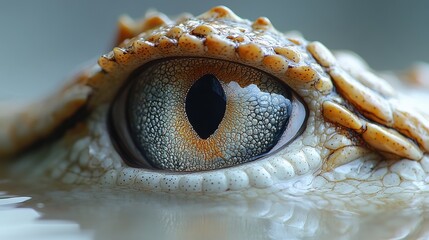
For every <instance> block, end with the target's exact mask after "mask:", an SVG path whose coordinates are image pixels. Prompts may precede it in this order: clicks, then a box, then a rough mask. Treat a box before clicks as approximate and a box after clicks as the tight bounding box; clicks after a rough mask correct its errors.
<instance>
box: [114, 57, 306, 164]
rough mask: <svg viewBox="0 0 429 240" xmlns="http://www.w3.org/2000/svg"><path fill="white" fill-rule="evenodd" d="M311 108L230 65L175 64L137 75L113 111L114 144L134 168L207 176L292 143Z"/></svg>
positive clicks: (276, 84)
mask: <svg viewBox="0 0 429 240" xmlns="http://www.w3.org/2000/svg"><path fill="white" fill-rule="evenodd" d="M305 118H306V110H305V107H304V105H303V104H302V103H301V102H300V101H299V99H298V98H297V97H296V96H295V93H294V92H293V91H292V90H291V89H290V88H289V87H288V86H286V85H285V84H283V83H282V82H280V80H278V79H277V78H275V77H273V76H271V75H269V74H267V73H265V72H263V71H260V70H257V69H255V68H252V67H248V66H244V65H241V64H238V63H233V62H229V61H222V60H215V59H209V58H173V59H163V60H159V61H155V62H152V63H148V64H145V65H144V66H142V67H141V68H140V69H139V70H137V71H136V72H135V74H133V75H132V76H131V77H130V79H129V83H128V85H127V86H126V88H125V89H124V90H123V91H122V92H121V93H120V95H119V96H118V98H117V100H116V101H115V103H114V104H113V107H112V111H111V123H112V124H111V126H112V134H113V136H114V137H113V140H114V141H115V142H116V146H117V148H118V150H119V151H120V153H121V154H122V155H123V156H124V159H125V161H126V162H127V163H128V164H129V165H131V166H135V167H147V168H154V169H162V170H170V171H202V170H213V169H218V168H224V167H230V166H235V165H237V164H242V163H246V162H249V161H253V160H255V159H257V158H260V157H263V156H265V155H267V154H269V153H271V152H274V151H275V150H277V149H279V148H280V147H282V146H284V145H286V144H287V143H288V142H290V141H291V140H292V139H293V138H294V137H296V136H297V135H298V133H299V132H300V130H302V129H303V126H304V124H303V123H304V121H305Z"/></svg>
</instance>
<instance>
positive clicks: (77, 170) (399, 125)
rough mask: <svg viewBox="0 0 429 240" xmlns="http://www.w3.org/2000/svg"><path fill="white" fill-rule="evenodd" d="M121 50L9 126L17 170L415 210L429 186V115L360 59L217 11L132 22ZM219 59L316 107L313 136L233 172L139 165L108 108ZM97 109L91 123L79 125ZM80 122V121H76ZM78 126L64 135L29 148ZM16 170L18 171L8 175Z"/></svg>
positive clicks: (1, 127)
mask: <svg viewBox="0 0 429 240" xmlns="http://www.w3.org/2000/svg"><path fill="white" fill-rule="evenodd" d="M119 26H120V31H119V36H118V43H119V44H118V47H115V48H114V49H113V51H112V52H110V53H108V54H106V55H104V56H102V57H100V59H99V61H98V64H96V65H94V66H93V67H90V68H88V69H86V70H84V71H82V73H81V74H80V75H79V76H77V77H76V79H75V80H73V81H72V82H70V83H69V84H68V85H67V86H66V87H65V88H64V89H62V90H61V91H59V92H58V93H56V94H54V95H52V96H51V97H49V98H47V99H45V100H43V101H41V102H39V103H35V104H32V105H31V106H29V107H27V108H24V109H23V110H22V111H18V112H17V113H15V114H9V115H7V114H5V116H4V117H3V118H1V119H0V155H4V156H8V158H10V159H11V161H10V162H11V164H10V165H11V167H10V170H8V171H9V172H10V173H12V175H19V176H23V174H25V175H28V178H30V177H31V179H33V178H32V177H33V176H34V177H38V178H39V179H40V178H47V179H52V180H55V181H62V182H64V183H70V184H94V183H100V184H102V185H108V186H117V185H119V186H125V187H127V188H134V189H139V190H144V191H162V192H173V193H172V194H181V193H188V192H193V193H195V194H197V193H205V194H209V195H210V196H212V197H213V196H222V198H224V197H226V198H228V197H233V198H232V199H236V198H237V197H239V198H242V199H245V200H246V199H255V198H264V199H273V201H274V202H281V201H286V200H285V199H289V198H291V199H292V198H293V199H297V198H299V199H305V201H314V202H317V205H318V207H321V208H322V207H323V208H328V207H329V208H333V209H339V210H357V209H359V210H362V209H373V208H374V207H380V206H387V207H392V206H403V205H406V204H407V202H408V203H409V202H410V201H418V200H419V199H423V198H424V196H425V193H427V192H428V191H429V187H428V186H429V185H428V184H427V183H426V180H427V179H429V178H428V176H429V156H428V154H427V152H428V150H429V120H428V118H427V117H425V116H426V115H424V113H419V112H418V111H416V110H412V109H409V108H405V107H403V106H401V105H400V102H401V101H400V98H399V97H398V96H397V93H396V92H395V90H394V89H393V88H392V87H390V85H389V84H388V83H387V82H386V81H385V80H384V79H382V78H380V77H378V76H377V75H375V74H374V73H372V72H371V71H370V69H369V68H368V67H366V65H365V63H363V62H362V61H361V60H359V59H357V58H356V57H354V56H353V55H350V54H346V55H344V54H341V55H338V56H334V55H333V54H332V53H331V52H330V51H329V50H328V49H326V48H325V47H324V46H323V45H322V44H321V43H319V42H307V41H306V40H304V39H302V38H300V37H294V36H288V35H287V34H283V33H280V32H278V31H277V30H275V29H274V27H273V26H272V25H271V23H270V22H269V20H268V19H267V18H258V19H257V20H256V21H254V22H250V21H248V20H244V19H241V18H239V17H238V16H236V15H235V14H234V13H233V12H231V10H229V9H227V8H225V7H216V8H213V9H211V10H210V11H208V12H206V13H204V14H202V15H200V16H198V17H195V18H194V17H189V16H185V17H183V18H181V19H178V20H177V21H171V20H169V19H168V18H167V17H165V16H164V15H162V14H159V13H157V14H152V15H151V16H148V17H146V18H145V19H143V20H142V21H140V22H133V21H132V20H130V19H128V18H122V19H121V21H120V25H119ZM177 56H182V57H210V58H215V59H223V60H228V61H233V62H237V63H241V64H244V65H247V66H251V67H255V68H257V69H260V70H262V71H265V72H267V73H269V74H271V75H273V76H275V77H277V78H278V79H280V80H281V81H283V82H284V83H286V84H287V85H289V86H290V87H291V88H292V89H293V90H294V91H296V92H297V93H298V94H299V95H300V96H301V97H302V99H303V100H304V102H305V103H306V105H307V107H308V111H309V116H308V120H307V123H306V124H307V126H306V129H305V131H304V132H303V133H302V134H301V135H300V136H299V137H298V138H296V139H295V140H294V141H293V142H292V143H290V144H289V145H288V146H286V147H285V148H283V149H282V150H281V151H280V152H277V153H275V154H272V155H270V156H268V157H265V158H263V159H259V160H256V161H253V162H250V163H246V164H243V165H239V166H234V167H230V168H227V169H218V170H212V171H206V172H192V173H174V172H162V171H155V170H147V169H136V168H131V167H128V166H127V165H126V164H125V163H124V161H123V160H122V159H121V157H120V156H119V155H118V153H117V152H116V150H115V148H114V147H113V146H112V143H111V141H110V136H109V133H108V130H107V127H106V119H107V112H108V109H109V106H110V104H111V102H112V101H113V100H114V98H115V96H116V94H117V92H118V91H119V90H120V88H121V87H122V86H123V85H124V84H125V82H126V81H127V78H128V76H129V74H130V73H132V72H133V71H134V70H135V69H137V68H138V67H139V66H141V65H143V64H145V63H147V62H150V61H153V60H156V59H162V58H168V57H177ZM82 113H86V115H84V116H85V117H80V118H76V115H79V116H81V115H82ZM70 119H72V120H70ZM67 121H68V122H70V121H71V122H73V123H74V124H72V125H71V127H69V128H68V129H67V130H66V131H65V133H64V134H63V135H62V137H61V138H59V139H57V140H56V141H51V142H50V143H49V144H48V145H43V146H39V148H38V149H34V148H33V150H32V152H30V154H27V155H25V156H22V155H21V156H19V158H20V159H21V161H19V162H17V163H14V161H15V160H16V159H17V157H13V155H14V154H16V153H17V152H20V151H22V150H23V149H27V148H28V147H29V146H32V145H34V144H35V143H38V142H39V141H41V140H42V139H45V138H47V137H49V136H51V135H53V134H55V133H56V132H57V131H58V129H60V128H62V127H63V126H64V123H65V122H67ZM8 169H9V168H8Z"/></svg>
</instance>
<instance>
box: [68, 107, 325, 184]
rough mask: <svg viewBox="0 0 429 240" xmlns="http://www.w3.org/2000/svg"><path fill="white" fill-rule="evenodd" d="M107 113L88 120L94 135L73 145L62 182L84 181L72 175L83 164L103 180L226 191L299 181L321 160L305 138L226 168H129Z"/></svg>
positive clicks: (102, 109) (100, 112)
mask: <svg viewBox="0 0 429 240" xmlns="http://www.w3.org/2000/svg"><path fill="white" fill-rule="evenodd" d="M107 112H108V106H100V107H98V109H97V111H95V112H94V113H93V114H92V116H91V117H90V118H89V120H88V122H87V125H88V127H89V136H90V140H88V137H85V138H82V139H83V140H82V141H81V142H79V141H76V142H75V146H74V147H72V148H71V149H75V150H76V149H81V150H80V154H73V156H72V155H68V158H69V159H67V161H68V163H69V165H68V166H67V169H66V173H64V174H62V180H63V181H68V182H70V181H77V182H78V181H82V179H81V180H79V176H76V177H75V179H74V180H73V179H72V178H73V177H70V174H68V173H70V172H68V171H70V170H71V169H73V168H74V167H73V166H75V167H77V166H79V167H80V169H81V170H80V171H81V172H85V171H90V172H94V171H96V170H97V169H98V170H99V173H100V174H102V175H100V176H99V177H97V178H96V179H98V178H99V179H98V181H99V182H100V183H101V184H103V185H119V186H127V187H130V188H135V189H142V190H153V191H167V192H168V191H175V192H223V191H227V190H234V191H235V190H243V189H247V188H252V187H253V188H267V187H271V186H273V185H275V184H277V183H280V182H281V183H285V181H286V182H288V181H292V182H294V179H299V177H300V176H305V175H307V174H310V173H313V172H314V171H315V170H316V169H318V168H320V165H321V158H320V155H319V153H318V152H317V151H316V150H315V148H312V147H308V146H304V145H303V144H302V141H299V140H298V141H295V142H294V143H292V144H291V145H290V146H291V147H290V148H288V147H286V148H285V149H283V150H281V151H279V152H278V153H276V154H274V155H272V156H270V157H267V158H265V159H261V160H259V161H254V162H251V163H248V164H245V165H240V166H236V167H231V168H227V169H218V170H212V171H206V172H200V173H167V172H159V171H152V170H146V169H136V168H131V167H126V166H125V165H124V163H123V160H122V159H121V158H120V157H119V155H118V153H117V152H116V151H115V150H114V148H113V146H112V145H111V142H110V140H109V137H108V134H107V132H106V128H107V126H106V122H105V118H106V116H107ZM88 142H89V145H88V146H85V147H83V148H82V145H84V144H83V143H88ZM77 145H79V146H77ZM296 149H298V150H296ZM84 151H87V152H88V155H85V154H82V152H84ZM71 158H74V159H71ZM81 158H87V159H88V161H82V159H81ZM85 162H86V163H85ZM106 162H107V163H108V162H111V163H110V164H106ZM82 163H83V164H82ZM103 172H104V173H103Z"/></svg>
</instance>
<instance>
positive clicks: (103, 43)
mask: <svg viewBox="0 0 429 240" xmlns="http://www.w3.org/2000/svg"><path fill="white" fill-rule="evenodd" d="M249 2H250V1H245V0H240V1H238V0H236V1H229V2H228V1H210V3H209V2H203V1H198V2H196V1H189V0H181V1H166V0H140V1H131V0H122V1H113V0H112V1H106V0H93V1H87V0H73V1H66V0H39V1H33V0H17V1H2V2H1V5H0V32H1V34H0V53H1V55H2V57H1V58H0V74H1V75H0V100H10V99H18V100H32V99H35V98H38V97H41V96H44V95H45V94H47V93H48V92H49V91H52V90H53V89H55V88H57V87H58V86H60V85H61V82H62V81H64V80H66V79H67V76H70V74H71V73H72V72H73V71H74V70H76V69H78V67H79V66H81V65H82V64H83V63H85V62H88V61H91V60H92V61H93V62H95V61H96V58H97V57H98V56H100V55H101V54H103V53H106V52H108V51H110V47H111V43H112V41H113V39H114V35H115V31H116V20H117V18H118V16H119V15H121V14H124V13H127V14H129V15H130V16H132V17H134V18H138V17H141V16H142V15H144V13H145V12H146V10H148V9H150V8H154V9H157V10H159V11H162V12H164V13H166V14H167V15H171V16H174V15H178V14H180V13H181V12H185V11H186V12H190V13H192V14H194V15H199V14H200V13H202V12H204V11H207V10H208V9H209V8H210V7H213V6H216V5H226V6H228V7H230V8H231V9H232V10H233V11H234V12H236V13H237V14H238V15H239V16H241V17H243V18H248V19H255V18H257V17H259V16H267V17H269V18H270V20H271V21H272V23H273V24H274V26H275V27H276V28H277V29H278V30H281V31H290V30H299V31H300V32H301V33H303V34H304V36H305V37H306V38H307V39H309V40H318V41H321V42H323V43H324V44H325V45H326V46H328V47H329V48H331V49H350V50H353V51H355V52H357V53H359V54H360V55H361V56H362V57H363V58H364V59H366V60H367V61H368V62H369V64H370V65H371V66H372V67H373V68H375V69H378V70H385V69H404V68H406V67H407V66H409V65H410V64H411V63H413V62H416V61H426V62H429V47H428V44H429V30H428V27H427V25H428V23H429V12H428V11H429V1H424V0H414V1H400V0H393V1H387V0H386V1H371V0H364V1H344V0H325V1H285V0H277V1H268V0H266V1H254V2H252V3H249Z"/></svg>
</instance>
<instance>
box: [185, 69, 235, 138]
mask: <svg viewBox="0 0 429 240" xmlns="http://www.w3.org/2000/svg"><path fill="white" fill-rule="evenodd" d="M185 109H186V114H187V116H188V119H189V122H190V123H191V125H192V127H193V128H194V130H195V131H196V132H197V134H198V136H200V138H202V139H207V138H208V137H210V135H212V134H213V133H214V132H215V131H216V129H217V128H218V126H219V124H220V122H221V121H222V119H223V116H224V115H225V109H226V96H225V92H224V91H223V88H222V85H221V84H220V82H219V80H218V79H217V78H216V76H214V75H212V74H207V75H204V76H202V77H201V78H200V79H198V80H197V81H196V82H195V83H194V85H192V87H191V89H189V92H188V95H187V96H186V103H185Z"/></svg>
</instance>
